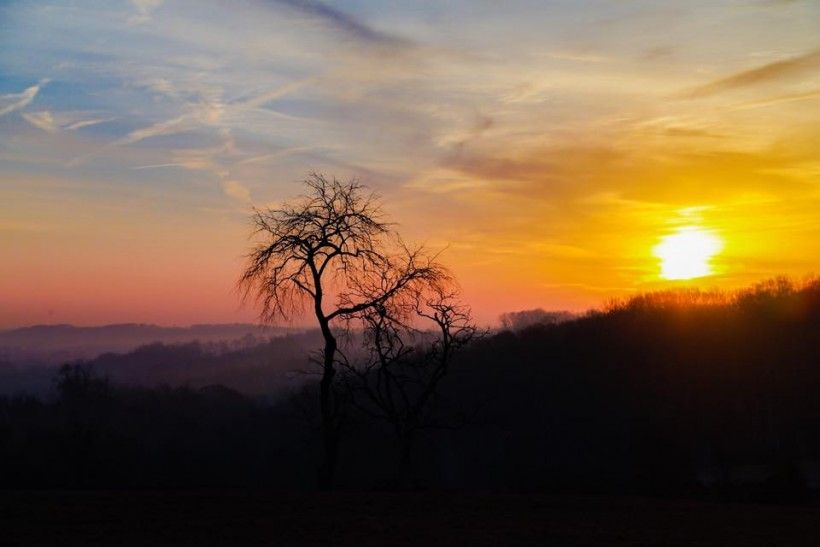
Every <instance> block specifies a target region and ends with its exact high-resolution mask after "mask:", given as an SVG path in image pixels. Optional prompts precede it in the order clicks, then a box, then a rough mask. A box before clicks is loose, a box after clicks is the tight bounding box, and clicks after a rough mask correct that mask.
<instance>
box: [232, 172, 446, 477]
mask: <svg viewBox="0 0 820 547" xmlns="http://www.w3.org/2000/svg"><path fill="white" fill-rule="evenodd" d="M305 186H306V193H305V195H303V196H301V197H299V198H297V199H295V200H293V201H292V202H289V203H287V204H285V205H282V206H281V207H279V208H274V209H270V208H268V209H257V210H255V211H254V214H253V217H252V219H253V223H254V232H253V233H254V237H255V238H256V241H257V243H256V245H255V246H254V248H253V249H252V251H251V252H250V253H249V254H248V256H247V263H246V267H245V269H244V271H243V273H242V276H241V278H240V282H239V285H240V288H241V289H242V291H243V296H244V299H245V300H248V299H253V300H255V301H256V302H257V304H258V305H259V306H260V309H261V318H262V319H263V320H266V321H269V322H274V321H277V320H288V319H290V318H292V317H293V316H294V315H298V314H300V313H301V312H303V311H304V310H305V308H306V307H308V308H309V309H310V312H311V313H312V314H313V315H314V316H315V319H316V322H317V323H318V326H319V329H320V330H321V333H322V336H323V338H324V348H323V351H322V354H321V367H322V368H321V381H320V383H319V406H320V414H321V431H322V445H323V452H322V464H321V466H320V469H319V486H320V488H322V489H331V488H332V487H333V484H334V477H335V471H336V463H337V459H338V444H339V430H340V423H341V412H340V408H341V404H340V399H339V396H338V395H339V394H338V391H337V389H336V383H335V382H334V377H335V375H336V369H337V363H338V360H339V358H340V355H341V354H340V351H339V344H338V340H337V336H338V330H337V329H339V328H344V327H346V326H348V325H349V324H350V321H351V320H352V319H353V318H354V317H357V316H359V317H361V314H366V313H368V312H369V311H372V310H377V309H380V308H381V307H382V306H383V305H384V304H385V302H387V301H389V300H391V299H392V298H397V297H398V295H399V294H401V293H403V292H405V291H411V292H418V291H420V287H421V286H424V285H428V286H432V285H436V284H440V283H442V282H443V281H444V280H446V279H448V274H447V272H446V271H445V269H444V268H443V267H442V266H441V265H439V264H438V263H437V262H436V261H435V257H432V256H430V255H428V254H426V253H425V252H424V250H423V249H420V248H410V247H408V246H407V245H405V244H404V243H403V242H402V241H401V239H400V238H399V237H398V234H396V232H395V231H394V229H393V226H392V225H391V224H390V223H388V222H386V221H385V220H384V216H383V214H382V211H381V209H380V204H379V199H378V196H376V195H374V194H372V193H370V192H368V191H367V189H366V188H365V187H364V186H363V185H361V184H360V183H358V182H357V181H355V180H351V181H347V182H343V181H339V180H336V179H335V178H331V179H329V178H326V177H325V176H323V175H321V174H315V173H314V174H311V175H310V176H309V177H308V179H307V180H306V181H305Z"/></svg>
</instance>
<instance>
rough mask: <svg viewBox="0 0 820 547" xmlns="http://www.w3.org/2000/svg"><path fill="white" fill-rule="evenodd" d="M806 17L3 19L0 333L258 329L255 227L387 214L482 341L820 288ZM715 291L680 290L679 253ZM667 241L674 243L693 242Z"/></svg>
mask: <svg viewBox="0 0 820 547" xmlns="http://www.w3.org/2000/svg"><path fill="white" fill-rule="evenodd" d="M819 28H820V3H818V2H814V1H811V0H803V1H801V0H793V1H787V0H780V1H777V0H748V1H745V0H726V1H722V2H720V1H711V0H710V1H692V2H683V1H681V2H673V1H664V2H657V1H652V2H650V1H645V2H644V1H637V0H634V1H633V0H609V1H603V0H602V1H553V2H510V3H500V2H472V1H471V2H467V1H464V2H460V1H453V2H446V3H442V2H406V3H398V2H397V3H389V4H388V5H387V7H385V5H384V4H383V3H381V2H376V1H351V2H333V3H331V2H319V1H318V0H275V1H267V2H263V1H246V2H238V3H232V4H231V5H230V6H228V5H227V4H226V3H213V4H208V3H203V2H185V1H179V2H171V1H167V2H161V1H156V0H154V1H149V0H141V1H134V2H130V3H129V2H122V3H106V4H105V5H104V6H103V7H100V5H99V4H98V3H92V2H71V3H68V2H65V3H63V2H55V3H51V2H25V1H21V2H12V3H8V4H4V5H3V6H2V7H0V328H2V327H11V326H18V325H27V324H33V323H53V322H70V323H77V324H99V323H111V322H123V321H137V322H155V323H163V324H186V323H198V322H216V321H220V322H221V321H244V320H249V319H252V318H253V316H254V311H253V310H252V309H241V308H240V307H239V304H238V298H237V295H236V293H235V292H234V290H233V287H234V283H235V281H236V278H237V276H238V273H239V271H240V268H241V260H242V254H243V253H244V251H245V250H246V248H247V246H248V239H247V234H248V229H249V224H248V221H247V217H248V212H249V209H250V206H251V204H256V205H266V204H275V203H278V202H280V201H281V200H283V199H286V198H287V197H289V196H292V195H294V194H297V193H299V191H300V188H299V184H298V181H299V180H300V179H301V178H303V177H304V176H305V174H306V173H307V172H308V171H311V170H316V171H321V172H324V173H327V174H334V175H336V176H337V177H340V178H345V177H352V176H355V177H358V178H360V179H361V180H362V181H363V182H364V183H366V184H368V185H370V186H372V187H373V188H374V189H376V190H377V191H378V192H379V193H381V194H382V196H383V198H384V201H385V208H386V210H387V211H388V212H389V213H391V214H392V216H393V217H394V218H395V219H396V220H398V221H399V222H400V228H401V230H402V232H403V233H404V234H405V235H406V236H408V239H411V240H413V241H416V242H421V243H426V244H427V245H428V246H430V247H431V248H444V247H446V251H445V252H444V254H443V255H442V256H443V260H444V261H445V262H446V263H448V264H449V265H450V266H451V267H452V268H453V270H454V271H455V273H456V274H457V276H458V278H459V279H460V282H461V285H462V287H463V289H464V293H465V298H466V299H467V301H468V302H470V303H471V304H472V305H473V306H474V308H475V311H476V313H477V315H478V317H479V318H480V319H481V320H482V321H483V322H487V323H489V322H492V321H494V320H495V318H496V317H497V316H498V314H499V313H501V312H504V311H510V310H517V309H523V308H533V307H544V308H547V309H573V310H581V309H586V308H588V307H593V306H597V305H599V304H601V303H602V302H604V301H605V300H607V299H609V298H612V297H623V296H627V295H629V294H632V293H634V292H636V291H645V290H653V289H657V288H666V287H670V286H680V285H682V284H692V283H695V284H697V285H700V286H710V287H711V286H715V287H722V288H731V287H737V286H741V285H746V284H749V283H752V282H754V281H757V280H760V279H764V278H767V277H771V276H774V275H778V274H788V275H792V276H795V277H801V276H804V275H806V274H809V273H812V272H814V273H818V271H819V270H820V268H818V265H819V264H820V245H818V242H820V214H818V211H820V35H819V34H818V32H817V29H819ZM692 229H696V230H700V231H702V232H703V233H707V234H709V236H710V237H714V238H716V239H718V240H719V241H720V251H719V252H717V254H715V255H714V256H713V257H712V258H711V262H710V275H706V276H703V277H699V278H697V279H696V280H692V281H680V280H678V281H671V280H665V279H663V278H662V277H661V259H660V258H659V257H658V256H656V251H655V249H657V246H658V245H659V244H661V243H662V242H663V241H666V240H665V239H664V238H665V237H669V236H673V235H674V234H676V233H680V232H681V230H683V231H684V232H686V231H687V230H692ZM673 241H674V240H673Z"/></svg>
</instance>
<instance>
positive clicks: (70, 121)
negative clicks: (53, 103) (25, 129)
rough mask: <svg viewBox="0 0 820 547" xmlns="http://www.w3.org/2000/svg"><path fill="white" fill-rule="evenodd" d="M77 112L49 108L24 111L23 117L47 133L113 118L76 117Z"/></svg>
mask: <svg viewBox="0 0 820 547" xmlns="http://www.w3.org/2000/svg"><path fill="white" fill-rule="evenodd" d="M77 114H78V113H74V112H67V113H59V114H53V113H52V112H51V111H49V110H42V111H38V112H24V113H23V119H24V120H26V121H27V122H28V123H30V124H31V125H33V126H34V127H37V128H38V129H42V130H43V131H45V132H47V133H57V132H58V131H61V130H62V131H76V130H77V129H82V128H83V127H89V126H91V125H97V124H100V123H105V122H110V121H112V120H114V119H115V118H92V119H77Z"/></svg>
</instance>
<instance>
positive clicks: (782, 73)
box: [685, 49, 820, 98]
mask: <svg viewBox="0 0 820 547" xmlns="http://www.w3.org/2000/svg"><path fill="white" fill-rule="evenodd" d="M817 68H820V49H815V50H814V51H810V52H809V53H806V54H804V55H798V56H796V57H790V58H788V59H783V60H780V61H774V62H772V63H768V64H765V65H763V66H759V67H757V68H753V69H750V70H743V71H741V72H737V73H735V74H732V75H730V76H726V77H725V78H720V79H718V80H715V81H713V82H710V83H708V84H706V85H702V86H699V87H696V88H695V89H692V90H691V91H689V92H687V93H686V94H685V95H686V97H688V98H700V97H709V96H711V95H716V94H718V93H723V92H725V91H732V90H735V89H740V88H744V87H748V86H753V85H758V84H765V83H768V82H776V81H779V80H782V79H785V78H792V77H795V76H800V75H801V74H804V73H806V72H809V71H811V70H816V69H817Z"/></svg>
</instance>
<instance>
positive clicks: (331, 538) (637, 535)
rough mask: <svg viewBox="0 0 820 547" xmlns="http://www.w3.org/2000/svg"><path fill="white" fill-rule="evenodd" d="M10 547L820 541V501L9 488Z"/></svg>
mask: <svg viewBox="0 0 820 547" xmlns="http://www.w3.org/2000/svg"><path fill="white" fill-rule="evenodd" d="M0 530H2V532H0V533H2V536H0V544H1V545H27V546H28V545H68V544H83V545H112V546H114V545H116V546H119V545H152V546H153V545H196V546H202V545H357V546H362V545H425V546H432V545H447V546H454V545H465V546H468V545H469V546H482V545H499V546H501V545H504V546H506V545H557V546H574V545H592V546H594V545H616V546H618V545H687V546H692V545H709V546H727V545H749V546H758V545H760V546H764V545H765V546H786V545H789V546H791V545H820V506H818V505H816V504H812V505H773V504H772V505H766V504H743V503H717V502H704V501H687V500H666V499H652V498H626V497H624V498H608V497H566V496H563V497H558V496H546V495H512V494H510V495H498V494H464V493H459V494H455V493H437V494H434V493H418V494H415V493H414V494H385V493H334V494H293V493H278V492H239V491H230V492H222V491H219V492H214V491H195V492H144V491H139V492H0Z"/></svg>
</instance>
